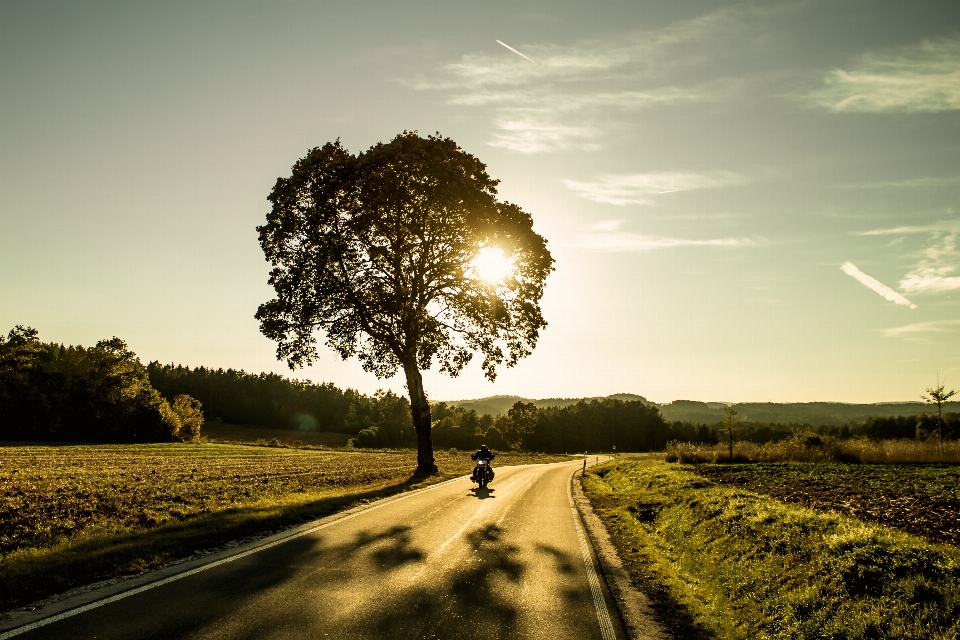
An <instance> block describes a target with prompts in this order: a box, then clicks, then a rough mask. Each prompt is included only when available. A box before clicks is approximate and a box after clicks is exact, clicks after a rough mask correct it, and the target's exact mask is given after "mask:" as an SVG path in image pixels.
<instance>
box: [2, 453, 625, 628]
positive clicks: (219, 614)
mask: <svg viewBox="0 0 960 640" xmlns="http://www.w3.org/2000/svg"><path fill="white" fill-rule="evenodd" d="M581 464H582V463H581V462H579V461H578V462H571V463H559V464H550V465H530V466H522V467H503V468H500V469H496V470H497V477H496V479H495V480H494V482H493V483H492V484H491V485H490V487H489V489H487V490H481V489H477V488H476V486H475V485H474V484H473V483H471V482H470V481H469V479H467V478H460V479H457V480H453V481H450V482H447V483H444V484H442V485H438V486H435V487H431V488H430V489H427V490H425V491H420V492H416V493H412V494H406V495H404V496H402V497H400V498H399V499H394V500H390V501H385V502H384V503H375V504H374V505H372V507H371V508H369V509H366V510H364V511H361V512H359V513H354V514H351V516H350V517H347V518H341V519H339V520H336V519H333V520H330V521H327V523H326V524H324V525H323V526H321V527H317V528H314V529H313V530H312V531H309V532H307V533H303V534H301V535H299V536H298V537H295V538H293V539H289V540H287V541H285V542H282V543H279V544H275V545H274V546H271V547H269V548H266V549H263V550H261V551H257V552H255V553H248V554H247V555H243V556H242V557H240V558H238V559H234V560H232V561H227V562H223V563H221V564H218V565H216V566H213V567H210V568H207V569H204V570H199V571H198V570H194V572H193V573H192V574H191V575H187V576H186V577H179V578H176V579H172V580H170V581H168V582H166V583H165V584H161V585H160V586H155V587H150V585H149V584H147V585H145V586H146V588H145V589H144V587H141V589H144V590H142V591H140V592H139V593H135V594H133V595H124V596H122V597H121V598H119V599H116V600H115V601H113V602H108V603H106V604H99V603H95V604H96V606H94V607H93V608H90V609H89V610H87V611H84V612H82V613H78V614H73V615H69V616H68V617H64V618H62V619H59V620H57V621H54V622H49V619H47V620H45V621H41V623H42V626H39V627H36V628H33V629H31V630H26V631H21V632H17V631H16V630H15V631H13V632H8V633H6V634H3V633H0V638H2V637H4V636H7V637H14V636H13V635H9V634H10V633H13V634H14V635H15V636H16V637H17V638H22V639H24V640H28V639H29V640H34V639H39V638H59V639H62V638H97V639H98V640H106V639H117V640H121V639H123V640H127V639H131V638H157V639H160V638H164V639H169V638H190V639H197V640H200V639H203V640H207V639H209V640H213V639H217V640H220V639H224V640H226V639H230V640H240V639H249V640H268V639H274V638H276V639H280V638H283V639H289V638H311V639H323V638H331V639H332V638H350V639H367V638H369V639H374V638H376V639H381V638H390V639H406V638H411V639H412V638H416V639H421V638H422V639H426V638H444V639H448V638H449V639H459V638H464V639H467V638H484V639H486V640H497V639H501V638H531V639H533V638H550V639H551V640H558V639H568V638H569V639H577V640H587V639H592V638H597V639H600V640H615V639H616V640H623V639H624V638H626V635H625V634H624V632H623V630H622V627H621V622H620V619H619V616H618V615H617V613H616V609H615V607H613V606H612V603H611V601H610V596H609V594H608V593H607V591H606V586H605V585H604V584H603V581H602V578H600V579H598V578H597V570H596V569H595V567H596V564H595V561H594V559H593V558H592V556H591V552H590V548H589V545H588V544H587V543H586V539H585V537H584V534H583V530H582V527H581V525H580V522H579V519H578V518H577V516H576V512H575V510H574V508H573V504H572V502H571V500H570V477H571V475H572V473H573V472H574V471H575V469H576V468H578V467H579V466H580V465H581ZM495 468H496V467H495ZM308 529H309V528H308ZM68 613H69V612H68Z"/></svg>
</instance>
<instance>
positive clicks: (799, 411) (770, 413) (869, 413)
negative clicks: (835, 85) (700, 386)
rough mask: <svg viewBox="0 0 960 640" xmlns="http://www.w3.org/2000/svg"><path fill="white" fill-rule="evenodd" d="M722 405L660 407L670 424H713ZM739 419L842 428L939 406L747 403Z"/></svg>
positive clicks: (952, 408) (954, 407)
mask: <svg viewBox="0 0 960 640" xmlns="http://www.w3.org/2000/svg"><path fill="white" fill-rule="evenodd" d="M726 406H727V405H726V404H725V403H722V402H710V403H707V402H696V401H693V400H676V401H674V402H671V403H669V404H664V405H660V414H661V415H662V416H663V418H664V419H665V420H667V421H669V422H673V421H676V420H679V421H681V422H694V423H703V424H713V423H717V422H720V421H722V420H723V416H724V415H725V411H724V410H725V407H726ZM733 408H734V409H735V410H736V412H737V417H738V418H740V420H741V421H743V422H762V423H779V424H809V425H811V426H820V425H827V426H832V427H840V426H843V425H845V424H848V423H850V422H864V421H865V420H867V419H868V418H887V417H894V416H916V415H920V414H921V413H923V412H927V413H930V412H931V411H933V412H936V407H932V406H931V405H929V404H926V403H923V402H880V403H876V404H846V403H842V402H788V403H782V404H781V403H775V402H744V403H740V404H733ZM943 410H944V412H947V413H952V412H958V411H960V402H948V403H946V404H944V405H943Z"/></svg>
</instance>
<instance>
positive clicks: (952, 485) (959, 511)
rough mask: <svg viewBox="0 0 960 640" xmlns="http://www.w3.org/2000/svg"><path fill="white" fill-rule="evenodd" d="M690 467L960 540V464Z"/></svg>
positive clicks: (724, 480) (787, 498) (934, 537)
mask: <svg viewBox="0 0 960 640" xmlns="http://www.w3.org/2000/svg"><path fill="white" fill-rule="evenodd" d="M691 469H692V470H694V471H695V472H696V473H699V474H700V475H702V476H705V477H707V478H709V479H711V480H713V481H714V482H717V483H719V484H727V485H734V486H738V487H742V488H744V489H747V490H749V491H753V492H756V493H760V494H763V495H768V496H770V497H773V498H776V499H778V500H782V501H784V502H790V503H797V504H802V505H804V506H807V507H810V508H812V509H818V510H830V511H837V512H840V513H844V514H847V515H850V516H853V517H855V518H859V519H861V520H867V521H870V522H876V523H879V524H883V525H887V526H889V527H894V528H896V529H900V530H902V531H906V532H909V533H912V534H914V535H917V536H921V537H923V538H926V539H927V540H930V541H932V542H945V543H948V544H953V545H960V466H956V465H925V464H924V465H921V464H916V465H867V464H865V465H856V464H803V463H788V464H733V465H727V464H722V465H714V464H705V465H695V466H693V467H691Z"/></svg>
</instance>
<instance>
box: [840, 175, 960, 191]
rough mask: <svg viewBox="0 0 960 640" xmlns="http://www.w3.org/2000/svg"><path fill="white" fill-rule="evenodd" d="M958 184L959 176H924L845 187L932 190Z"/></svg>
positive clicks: (959, 181)
mask: <svg viewBox="0 0 960 640" xmlns="http://www.w3.org/2000/svg"><path fill="white" fill-rule="evenodd" d="M958 183H960V176H951V177H946V178H937V177H933V176H925V177H922V178H910V179H908V180H887V181H881V182H866V183H862V184H848V185H845V186H846V187H847V188H848V189H932V188H936V187H949V186H950V185H952V184H958Z"/></svg>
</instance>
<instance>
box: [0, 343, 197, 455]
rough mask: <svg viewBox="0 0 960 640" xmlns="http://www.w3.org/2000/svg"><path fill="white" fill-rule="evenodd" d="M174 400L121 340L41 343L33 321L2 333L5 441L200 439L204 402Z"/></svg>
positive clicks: (0, 427)
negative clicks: (83, 343)
mask: <svg viewBox="0 0 960 640" xmlns="http://www.w3.org/2000/svg"><path fill="white" fill-rule="evenodd" d="M170 398H171V400H167V399H166V398H164V397H162V396H161V395H160V393H158V392H157V390H156V389H154V388H153V387H152V386H151V385H150V379H149V378H148V376H147V371H146V368H145V367H144V366H143V365H142V364H141V363H140V360H139V358H137V356H136V354H135V353H133V352H132V351H130V349H128V348H127V345H126V343H125V342H124V341H123V340H121V339H119V338H113V339H111V340H101V341H100V342H98V343H97V344H96V345H95V346H93V347H82V346H73V345H71V346H65V345H62V344H56V343H52V342H50V343H44V342H41V341H40V339H39V338H38V336H37V331H36V329H32V328H30V327H23V326H16V327H14V328H13V329H12V330H11V331H10V332H9V334H7V336H6V337H4V336H2V335H0V440H8V441H10V440H13V441H58V442H166V441H177V440H180V441H194V440H197V439H198V438H199V437H200V429H201V427H202V425H203V412H202V410H201V406H200V403H199V402H197V400H195V399H194V398H191V397H190V396H188V395H185V394H177V395H175V396H170Z"/></svg>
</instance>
